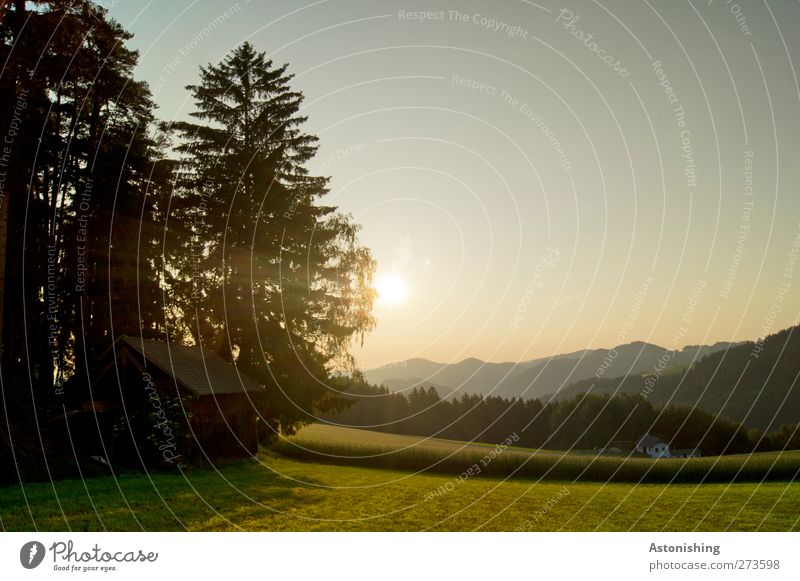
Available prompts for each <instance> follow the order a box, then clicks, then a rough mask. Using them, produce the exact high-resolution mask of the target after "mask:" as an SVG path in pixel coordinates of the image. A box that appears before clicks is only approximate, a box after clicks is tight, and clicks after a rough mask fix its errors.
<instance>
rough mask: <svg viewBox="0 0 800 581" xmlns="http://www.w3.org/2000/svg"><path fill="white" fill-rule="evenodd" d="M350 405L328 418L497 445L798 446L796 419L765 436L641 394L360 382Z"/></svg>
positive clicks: (712, 450)
mask: <svg viewBox="0 0 800 581" xmlns="http://www.w3.org/2000/svg"><path fill="white" fill-rule="evenodd" d="M349 397H350V398H351V401H352V405H351V406H350V407H349V408H348V409H346V410H345V411H343V412H341V413H339V414H337V415H335V416H332V417H329V418H327V419H329V420H330V421H332V422H335V423H338V424H345V425H348V426H353V427H362V428H368V429H371V430H377V431H382V432H389V433H396V434H408V435H414V436H434V437H437V438H446V439H453V440H465V441H478V442H486V443H490V444H497V443H500V442H502V441H503V440H505V439H506V438H507V437H508V436H509V435H510V434H514V433H516V434H517V435H518V436H519V438H520V439H519V442H518V443H517V445H519V446H525V447H531V448H545V449H548V448H550V449H562V450H565V449H572V450H593V449H595V448H603V447H607V446H612V445H617V446H620V447H621V448H623V449H625V448H626V447H632V446H633V443H634V442H635V441H636V440H638V438H640V437H641V436H642V435H644V434H645V433H650V434H654V435H658V436H659V437H661V438H664V439H665V440H666V441H667V442H669V443H670V446H671V447H672V448H673V449H675V448H694V447H698V448H700V450H701V451H702V453H703V454H705V455H718V454H740V453H747V452H765V451H770V450H783V449H800V433H798V431H797V429H796V428H797V426H794V425H786V426H783V427H781V429H780V430H778V431H776V432H775V433H772V434H769V435H764V434H763V433H762V432H760V431H758V430H753V429H746V428H744V427H742V426H741V425H740V424H738V423H735V422H732V421H730V420H727V419H723V418H719V417H716V416H714V415H712V414H710V413H708V412H705V411H703V410H701V409H698V408H692V407H688V406H667V407H656V406H654V405H653V404H652V403H650V402H649V401H648V400H647V399H645V398H644V397H642V396H640V395H631V394H620V395H617V396H614V397H611V396H609V395H602V396H598V395H593V394H582V395H578V396H575V397H572V398H568V399H563V400H561V401H556V402H550V403H543V402H541V401H540V400H538V399H529V400H523V399H516V398H511V399H506V398H502V397H483V396H479V395H462V396H461V397H458V398H447V399H441V398H440V397H439V395H438V393H437V392H436V390H435V389H434V388H432V387H429V388H427V389H424V388H421V387H415V388H413V389H411V390H410V391H408V392H407V393H391V392H389V390H387V389H386V388H384V387H374V386H370V385H367V384H364V383H360V384H358V385H357V386H354V387H353V388H351V391H350V396H349Z"/></svg>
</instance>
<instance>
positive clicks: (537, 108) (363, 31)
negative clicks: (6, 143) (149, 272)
mask: <svg viewBox="0 0 800 581" xmlns="http://www.w3.org/2000/svg"><path fill="white" fill-rule="evenodd" d="M101 4H104V5H105V6H107V7H108V8H109V12H110V14H111V16H112V17H113V18H115V19H116V20H118V21H119V22H120V23H121V24H122V25H123V26H125V27H126V28H127V29H128V30H130V31H131V32H132V33H133V34H134V35H135V36H134V38H133V40H132V41H131V45H132V46H133V48H136V49H137V50H139V52H140V63H139V67H138V71H137V76H138V77H139V78H140V79H143V80H145V81H147V82H148V83H149V84H150V87H151V90H152V91H153V93H154V96H155V100H156V103H157V104H158V106H159V110H158V114H159V116H160V117H161V118H162V119H165V120H173V119H186V118H187V117H188V114H189V113H190V112H191V110H192V102H191V100H190V98H189V95H188V92H187V91H186V90H185V89H184V87H185V85H187V84H190V83H193V82H195V81H196V80H197V78H198V68H199V67H200V66H202V65H206V64H208V63H212V62H218V61H220V60H221V59H223V58H224V57H225V55H226V54H227V53H228V52H229V51H231V50H232V49H234V48H235V47H236V46H238V45H239V44H241V43H242V42H244V41H249V42H251V43H252V44H254V45H255V47H256V48H257V49H258V50H260V51H264V52H266V53H267V56H268V57H269V58H270V59H272V60H273V61H274V62H275V63H276V64H283V63H289V67H290V70H291V71H292V72H293V73H294V75H295V77H294V80H293V85H294V87H295V88H296V89H297V90H299V91H301V92H302V93H303V94H304V95H305V101H304V107H303V114H305V115H307V116H308V122H307V125H306V129H307V130H308V131H309V132H310V133H313V134H316V135H318V136H319V138H320V148H319V152H318V155H317V157H316V158H315V159H314V160H313V161H312V162H311V163H310V164H309V169H310V170H311V171H312V172H315V173H318V174H321V175H328V176H330V177H331V193H330V194H329V197H328V200H327V202H329V203H334V204H335V205H337V206H339V208H340V209H341V210H342V211H344V212H348V213H350V214H352V215H353V217H354V219H355V221H356V222H358V223H359V224H361V225H362V227H363V228H362V231H361V240H362V242H363V243H364V244H365V245H366V246H368V247H370V248H371V249H372V252H373V254H374V256H375V258H376V259H377V261H378V273H377V280H378V284H379V291H380V292H381V293H382V298H381V299H379V301H378V303H377V304H376V307H375V311H374V314H375V316H376V318H377V321H378V324H377V327H376V329H375V331H373V332H372V333H371V334H370V335H368V336H367V337H366V339H365V341H364V344H363V347H362V346H360V345H357V346H354V351H353V352H354V354H355V355H356V357H357V358H358V360H359V361H360V363H361V365H362V366H363V367H364V368H373V367H378V366H380V365H384V364H387V363H390V362H392V361H398V360H403V359H407V358H412V357H424V358H428V359H433V360H436V361H442V362H457V361H460V360H462V359H465V358H468V357H476V358H479V359H483V360H487V361H519V360H526V359H532V358H538V357H546V356H549V355H553V354H557V353H564V352H569V351H574V350H577V349H583V348H604V347H606V348H607V347H611V346H614V345H617V344H624V343H629V342H631V341H648V342H651V343H656V344H659V345H662V346H665V347H668V348H680V347H682V346H684V345H686V344H698V343H713V342H716V341H737V340H744V339H753V338H757V337H762V336H764V335H766V334H768V333H771V332H776V331H778V330H780V329H783V328H785V327H788V326H791V325H795V324H797V323H798V317H799V315H800V292H798V290H799V289H798V287H800V266H798V264H797V258H798V254H799V253H800V194H798V184H800V179H799V178H800V164H798V163H796V160H797V159H798V154H799V153H800V152H799V151H798V149H800V147H798V146H799V145H800V138H798V135H800V115H798V114H797V111H798V110H800V109H799V108H798V106H799V105H800V89H799V88H798V80H797V71H796V70H795V68H794V67H795V65H797V66H800V32H798V28H797V27H796V26H793V25H792V23H793V22H798V21H800V5H798V4H797V3H796V2H788V1H781V2H778V1H769V2H762V3H757V2H747V3H744V2H741V3H740V4H737V3H735V2H733V1H726V0H712V1H708V0H702V1H700V0H694V1H673V0H670V1H666V0H661V1H653V0H649V1H647V0H646V1H644V2H642V3H631V2H624V1H604V2H588V1H583V2H577V1H571V2H567V3H553V2H539V3H534V2H529V1H527V0H507V1H504V2H486V1H484V2H474V1H458V2H456V1H453V0H450V1H442V2H436V1H434V2H422V1H419V2H405V1H403V2H388V1H375V0H372V1H366V0H365V1H355V0H319V1H310V2H298V1H286V0H270V1H269V2H259V1H257V0H253V1H250V2H248V1H246V0H239V1H238V2H233V3H231V2H228V1H226V0H223V1H210V0H194V1H192V0H171V1H170V2H158V3H156V2H155V1H147V0H117V1H113V0H107V1H106V2H105V3H101Z"/></svg>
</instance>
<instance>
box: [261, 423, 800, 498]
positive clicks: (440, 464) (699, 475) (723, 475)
mask: <svg viewBox="0 0 800 581" xmlns="http://www.w3.org/2000/svg"><path fill="white" fill-rule="evenodd" d="M274 449H275V450H277V451H279V452H280V453H281V454H282V455H284V456H289V457H293V458H297V459H301V460H306V461H312V462H319V463H326V464H338V465H345V466H362V467H372V468H386V469H398V470H408V471H414V472H416V471H419V472H426V473H429V472H436V473H445V474H454V475H459V474H462V473H465V472H467V474H468V475H469V476H474V475H481V476H498V477H514V478H529V479H534V480H559V481H561V480H568V481H591V482H633V483H660V484H673V483H712V482H719V483H731V482H762V481H794V480H797V479H798V475H800V451H787V452H767V453H762V454H750V455H746V454H740V455H735V456H734V455H732V456H713V457H706V458H669V459H663V458H662V459H651V458H644V457H638V456H636V457H627V456H596V455H591V454H586V453H581V454H575V453H565V452H557V451H553V450H532V449H527V448H517V447H514V446H509V447H507V448H502V449H497V448H496V447H495V446H493V445H487V444H471V443H465V442H454V441H450V440H437V439H431V438H419V437H415V436H399V435H393V434H383V433H380V432H372V431H368V430H356V429H349V428H340V427H335V426H325V425H317V424H315V425H311V426H308V427H306V428H304V429H303V430H301V431H300V432H299V433H298V434H297V435H296V436H294V437H292V438H289V439H288V440H282V441H280V442H279V443H278V444H276V446H275V448H274Z"/></svg>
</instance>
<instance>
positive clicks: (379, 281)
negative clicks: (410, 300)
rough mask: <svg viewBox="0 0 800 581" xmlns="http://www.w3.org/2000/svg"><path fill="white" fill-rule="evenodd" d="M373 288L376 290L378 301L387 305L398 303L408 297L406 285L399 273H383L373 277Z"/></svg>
mask: <svg viewBox="0 0 800 581" xmlns="http://www.w3.org/2000/svg"><path fill="white" fill-rule="evenodd" d="M374 287H375V290H376V291H378V302H379V303H383V304H387V305H399V304H402V303H404V302H405V301H406V298H407V297H408V285H407V284H406V281H405V280H403V277H402V276H400V275H399V274H395V273H391V274H383V275H380V276H378V277H377V278H376V279H375V284H374Z"/></svg>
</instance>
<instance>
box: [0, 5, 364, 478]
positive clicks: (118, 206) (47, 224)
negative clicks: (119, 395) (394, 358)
mask: <svg viewBox="0 0 800 581" xmlns="http://www.w3.org/2000/svg"><path fill="white" fill-rule="evenodd" d="M0 38H2V42H1V43H0V61H2V62H3V69H2V71H0V140H4V142H3V148H2V149H0V303H1V304H0V330H1V336H0V349H2V353H1V354H0V370H2V398H1V401H0V473H2V474H3V475H8V476H9V477H10V476H11V475H14V474H16V472H17V470H19V471H20V476H21V477H33V478H50V477H52V476H53V475H55V474H57V473H59V472H60V471H59V466H60V463H66V464H67V465H68V466H69V465H74V459H73V458H61V457H57V456H56V457H53V456H48V452H49V443H50V442H52V441H57V442H68V441H69V437H70V435H69V434H66V433H53V430H52V426H53V423H52V422H51V420H52V419H53V417H54V416H55V415H57V414H63V413H64V412H65V411H68V410H70V409H72V408H73V406H75V405H77V404H79V403H80V402H81V401H83V400H86V399H88V398H89V397H90V392H89V386H90V385H91V384H92V375H93V373H95V372H96V370H94V369H93V365H94V363H95V361H96V360H97V358H98V356H99V355H100V354H101V353H104V352H105V351H106V350H108V349H109V348H110V347H111V346H112V344H113V343H114V341H115V340H116V339H117V338H118V337H119V336H120V335H121V334H127V335H131V336H135V337H138V336H141V337H143V338H144V339H154V340H170V341H174V342H176V343H182V344H192V343H195V344H196V343H198V342H202V344H203V346H204V348H205V349H206V350H208V351H211V352H216V353H217V354H219V355H220V356H221V357H223V358H224V359H225V360H226V361H228V362H231V363H235V364H236V365H237V367H238V368H239V369H240V370H242V371H243V372H245V373H247V374H248V375H250V376H251V377H253V378H255V379H256V380H258V381H259V382H260V383H262V384H263V385H264V386H265V390H264V391H263V392H261V393H259V394H258V395H257V397H254V404H255V406H256V408H257V410H258V412H259V414H260V416H261V420H262V421H261V422H259V425H260V426H261V427H262V433H263V435H264V436H265V437H269V435H270V434H274V433H275V432H277V431H281V432H284V433H291V432H292V431H293V430H294V429H295V428H296V426H297V425H298V424H299V423H301V422H302V421H304V420H305V418H306V417H307V415H308V414H310V413H324V412H331V411H333V410H335V409H337V408H338V406H339V405H340V402H339V401H338V398H337V397H336V394H333V393H332V392H331V391H330V390H328V389H327V388H326V387H325V385H326V382H327V381H328V379H329V375H330V373H329V371H328V370H329V369H332V368H337V369H341V368H346V369H352V368H354V364H353V360H352V357H351V356H350V354H349V353H348V348H349V346H350V345H351V342H352V340H353V339H354V338H355V337H358V336H363V334H364V333H365V332H367V331H369V330H370V329H371V328H372V327H373V325H374V321H373V318H372V316H371V307H372V301H373V299H374V296H375V293H374V291H373V290H372V288H371V281H372V273H373V271H374V260H373V258H372V256H371V254H370V252H369V250H368V249H366V248H364V247H363V246H361V245H360V243H359V240H358V230H359V228H358V226H357V225H356V224H354V223H353V222H352V219H351V218H350V216H348V215H344V214H342V213H340V212H339V211H338V210H337V208H336V207H335V206H332V205H327V204H324V203H323V202H322V199H323V198H324V196H325V195H326V194H327V192H328V187H327V184H328V178H327V177H326V176H317V175H313V174H312V173H311V172H310V171H309V170H308V169H307V167H306V164H307V163H308V162H309V161H310V160H311V159H312V158H313V157H314V155H315V154H316V151H317V138H316V137H315V136H314V135H311V134H309V133H307V132H306V131H304V124H305V121H306V118H305V117H304V116H303V115H301V105H302V101H303V95H302V94H301V93H299V92H297V91H296V90H294V89H293V88H292V86H291V85H292V75H291V73H290V72H289V70H288V66H287V65H285V64H279V63H273V62H272V61H271V60H269V59H268V58H267V57H266V56H265V54H264V53H262V52H259V51H257V50H256V49H255V48H254V47H253V46H252V45H250V44H249V43H244V44H243V45H241V46H239V47H238V48H236V49H234V50H233V51H232V52H231V53H230V54H228V55H227V56H226V57H225V58H223V59H222V60H221V61H220V62H218V63H212V64H209V65H208V66H205V67H201V68H200V70H199V74H198V79H197V81H196V83H195V84H194V85H192V86H189V87H186V89H185V90H186V91H187V95H188V96H189V97H190V98H191V100H192V101H193V111H192V113H191V115H192V120H191V122H181V123H170V124H167V123H163V122H160V121H159V120H158V119H157V117H156V114H155V112H156V105H155V103H154V101H153V96H152V94H151V92H150V89H149V88H148V86H147V84H146V83H144V82H142V81H140V80H137V79H136V78H135V76H134V71H135V68H136V65H137V62H138V54H137V52H136V51H134V50H132V49H130V48H129V46H128V41H129V40H130V39H131V34H130V33H128V32H127V31H126V30H125V29H124V28H123V27H122V26H120V25H119V24H118V23H117V22H115V21H114V20H112V19H111V18H109V16H108V12H107V10H106V9H105V8H103V7H101V6H99V5H97V4H95V3H93V2H90V1H88V0H10V1H8V2H2V3H0ZM180 90H181V91H183V90H184V89H180ZM62 426H63V424H62ZM62 429H63V428H62Z"/></svg>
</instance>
